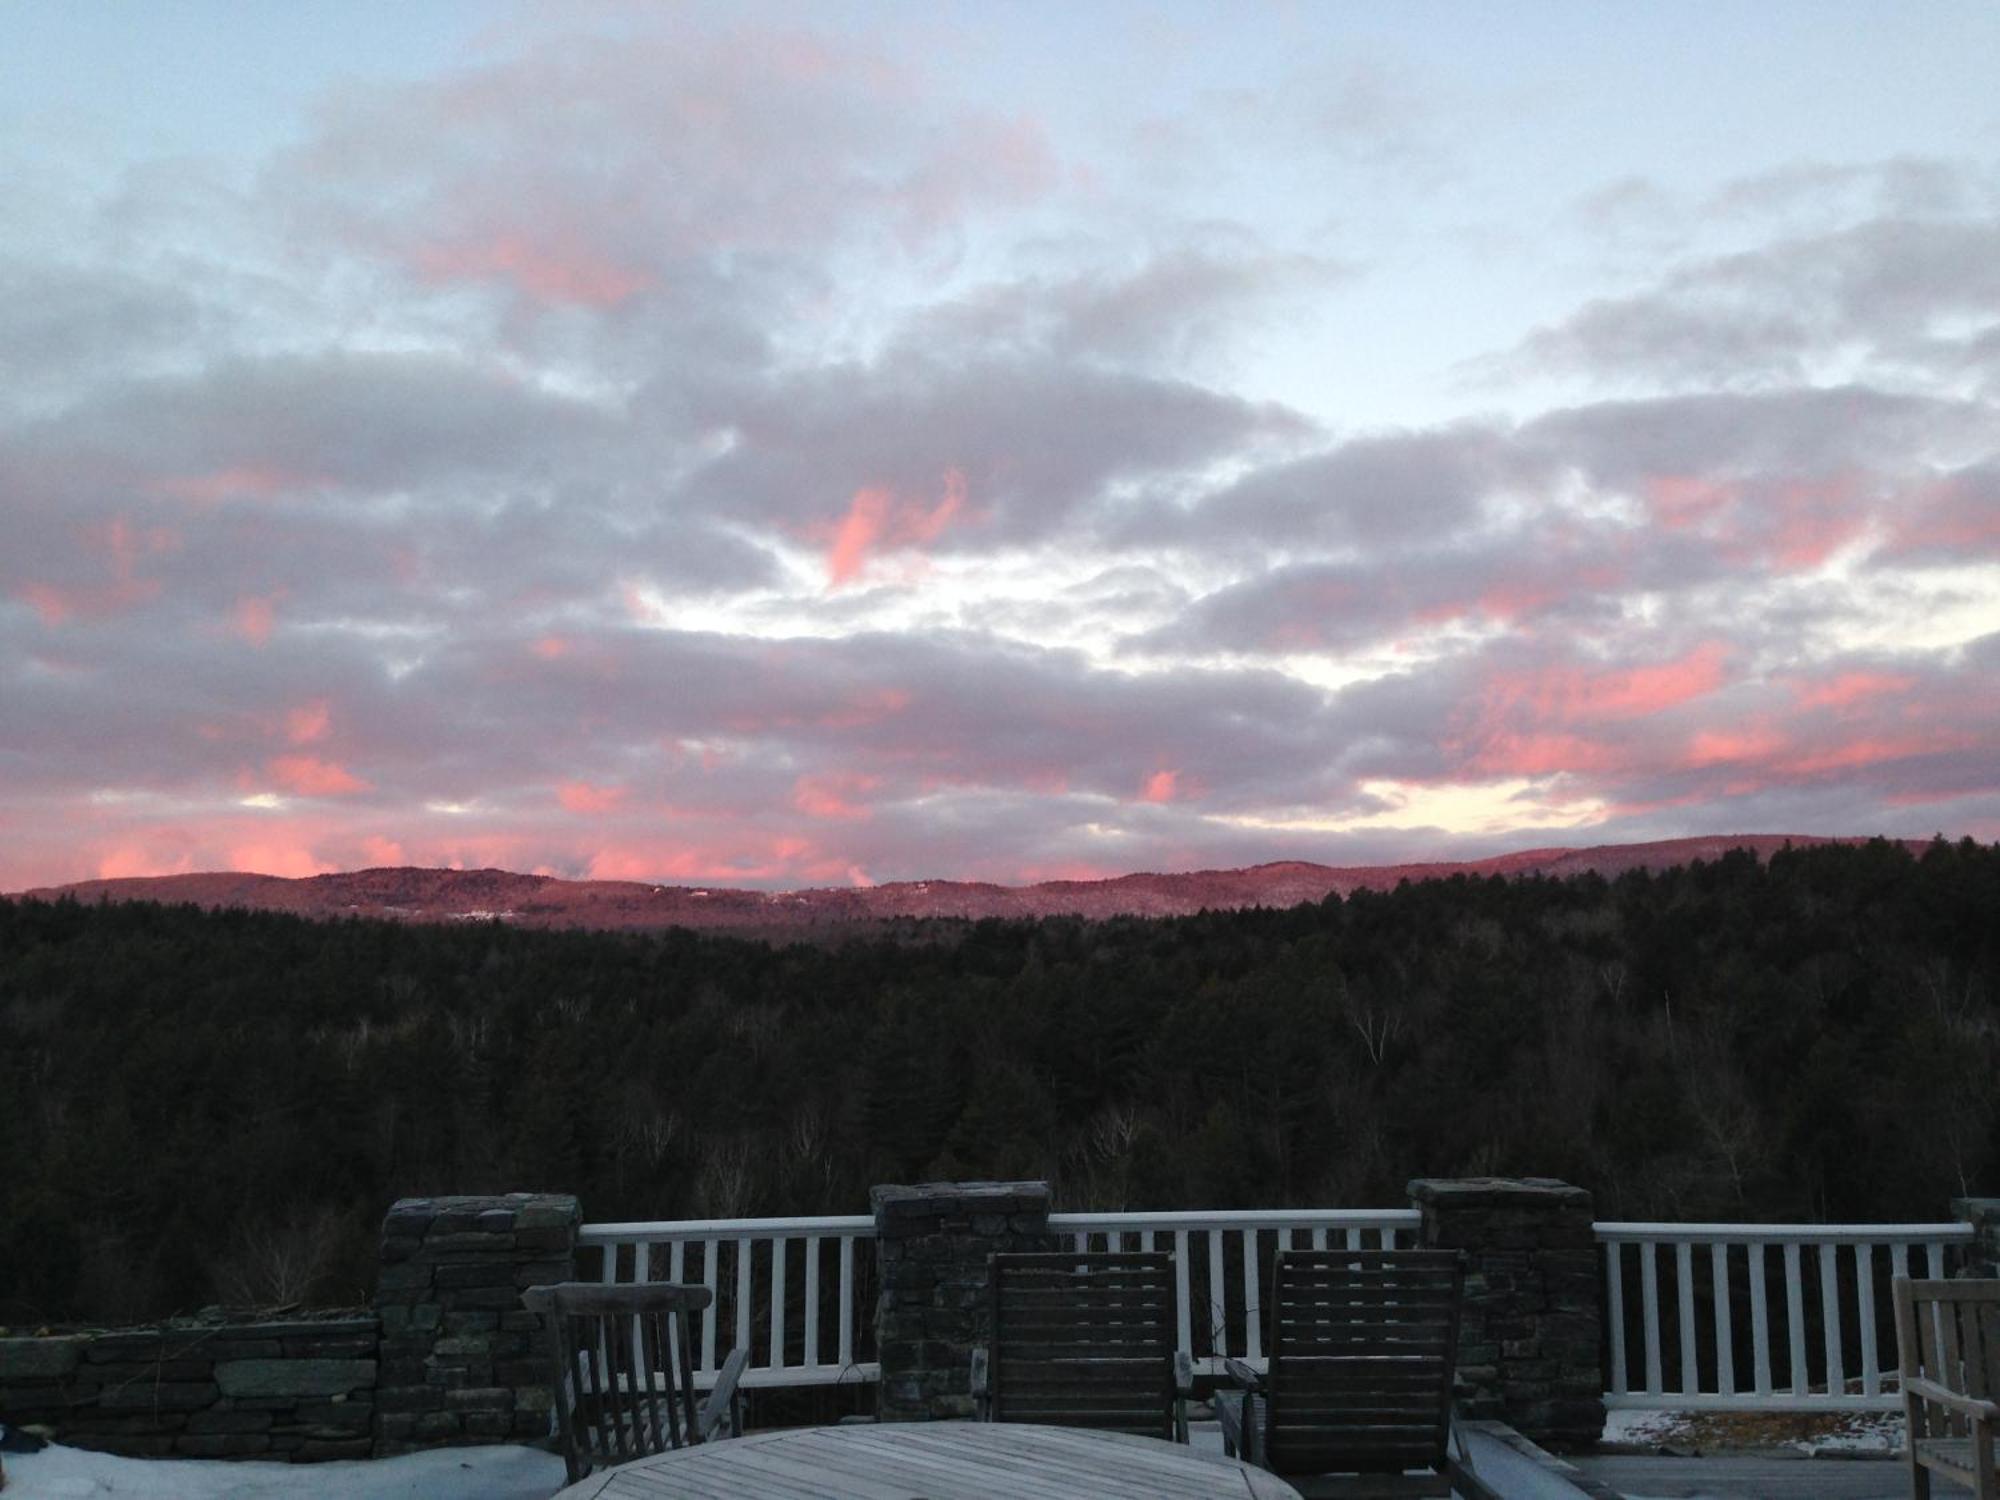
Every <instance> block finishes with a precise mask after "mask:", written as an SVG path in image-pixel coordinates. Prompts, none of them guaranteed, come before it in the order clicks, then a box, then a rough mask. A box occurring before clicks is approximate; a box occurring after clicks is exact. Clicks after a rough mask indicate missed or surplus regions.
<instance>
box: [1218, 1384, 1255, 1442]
mask: <svg viewBox="0 0 2000 1500" xmlns="http://www.w3.org/2000/svg"><path fill="white" fill-rule="evenodd" d="M1249 1399H1250V1398H1249V1397H1248V1396H1243V1397H1239V1398H1237V1399H1235V1400H1232V1399H1231V1398H1230V1396H1229V1394H1228V1393H1227V1392H1226V1391H1217V1392H1216V1393H1215V1424H1216V1426H1218V1427H1220V1428H1221V1429H1222V1452H1223V1454H1224V1456H1225V1457H1228V1458H1234V1457H1236V1455H1237V1454H1239V1453H1241V1452H1242V1451H1243V1408H1244V1406H1245V1405H1246V1404H1248V1402H1249Z"/></svg>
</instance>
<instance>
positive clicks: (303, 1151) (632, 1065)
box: [0, 842, 2000, 1326]
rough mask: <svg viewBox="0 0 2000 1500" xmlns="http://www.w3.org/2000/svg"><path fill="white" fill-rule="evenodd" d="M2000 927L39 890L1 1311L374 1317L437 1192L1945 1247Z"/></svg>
mask: <svg viewBox="0 0 2000 1500" xmlns="http://www.w3.org/2000/svg"><path fill="white" fill-rule="evenodd" d="M1996 932H2000V847H1982V846H1979V845H1976V844H1973V843H1970V842H1964V843H1959V844H1956V845H1953V844H1946V843H1943V842H1939V843H1936V844H1933V845H1932V846H1930V848H1929V849H1928V850H1927V851H1926V852H1925V853H1924V854H1923V855H1922V857H1921V858H1912V857H1911V856H1910V855H1909V854H1908V853H1907V852H1905V851H1904V850H1903V849H1902V848H1901V847H1899V846H1894V845H1890V844H1886V843H1877V844H1872V845H1868V846H1865V847H1852V848H1838V847H1829V848H1818V849H1810V850H1801V851H1788V852H1785V853H1781V854H1779V855H1777V856H1775V857H1774V858H1773V859H1772V860H1771V862H1770V864H1769V865H1768V866H1767V867H1766V866H1760V865H1759V864H1758V863H1757V861H1756V860H1755V859H1754V858H1752V857H1750V856H1748V855H1732V856H1729V857H1727V858H1724V859H1722V860H1720V861H1718V862H1715V863H1712V864H1698V865H1695V866H1693V867H1690V868H1687V869H1683V870H1675V871H1669V872H1666V873H1663V874H1647V873H1643V872H1642V873H1634V874H1630V875H1626V876H1622V877H1620V878H1618V879H1617V880H1614V881H1606V880H1602V879H1599V878H1596V877H1584V878H1577V879H1569V880H1563V881H1551V880H1523V881H1507V880H1501V879H1492V880H1485V881H1473V880H1467V879H1464V878H1460V879H1454V880H1449V881H1442V882H1434V883H1426V884H1422V885H1409V886H1404V887H1402V888H1400V889H1398V890H1396V891H1393V892H1389V893H1382V894H1378V893H1368V892H1361V893H1357V894H1356V895H1354V896H1353V897H1351V898H1349V899H1347V900H1344V901H1343V900H1339V899H1329V900H1327V901H1325V902H1323V903H1321V904H1319V905H1310V906H1302V907H1298V908H1295V909H1292V910H1289V911H1246V912H1220V913H1208V914H1204V915H1201V916H1196V917H1190V918H1182V919H1176V920H1169V921H1139V920H1120V921H1112V922H1106V923H1087V922H1083V921H1080V920H1053V921H1044V922H1039V923H1002V922H981V923H977V924H965V923H955V924H954V923H918V924H913V925H910V926H907V927H905V928H902V929H900V930H898V931H897V932H895V933H894V934H891V935H884V936H877V937H873V938H868V939H857V940H855V941H853V942H850V943H847V944H844V945H840V946H835V947H806V946H794V947H786V948H772V947H769V946H765V945H762V944H756V943H746V942H741V941H734V940H729V939H724V938H715V937H703V936H697V935H694V934H691V933H685V932H668V933H663V934H659V935H651V936H627V935H606V934H591V933H560V932H531V931H521V930H517V929H513V928H509V927H506V926H503V925H497V924H477V925H460V926H449V927H444V926H422V927H419V926H399V925H391V924H387V923H380V922H361V921H348V922H340V923H315V922H309V921H304V920H300V919H295V918H289V917H282V916H273V915H258V914H249V913H241V912H237V913H204V912H201V911H198V910H196V909H193V908H190V907H171V908H170V907H159V906H147V905H122V906H93V907H85V906H81V905H77V904H75V903H61V904H54V905H48V904H42V903H9V902H4V901H0V1324H12V1325H16V1326H19V1325H23V1324H36V1323H41V1322H53V1321H71V1320H101V1321H112V1320H119V1319H125V1318H130V1317H138V1316H150V1315H157V1314H161V1313H165V1312H169V1311H176V1310H184V1309H190V1308H194V1307H198V1306H201V1305H204V1304H207V1303H210V1302H217V1301H229V1302H262V1303H270V1302H283V1301H290V1300H294V1299H304V1300H308V1301H318V1302H340V1301H350V1300H358V1299H361V1298H363V1297H365V1295H366V1294H367V1291H368V1288H369V1285H370V1281H371V1277H372V1271H373V1240H374V1235H375V1230H376V1226H377V1224H378V1223H379V1220H380V1217H381V1214H382V1211H383V1209H384V1208H385V1207H386V1205H387V1204H388V1203H389V1202H390V1200H392V1199H393V1198H395V1197H397V1196H400V1195H404V1194H411V1193H447V1192H475V1191H496V1190H512V1189H560V1190H567V1191H574V1192H576V1193H578V1194H580V1195H581V1197H582V1199H583V1202H584V1208H585V1214H586V1217H588V1218H592V1219H637V1218H656V1217H658V1218H681V1217H732V1216H738V1215H751V1214H814V1213H854V1212H860V1211H863V1209H864V1207H865V1204H866V1193H867V1188H868V1185H869V1184H870V1183H871V1182H880V1181H907V1180H915V1179H924V1178H939V1177H961V1176H963V1177H986V1176H1004V1177H1047V1178H1049V1179H1050V1180H1052V1181H1053V1182H1054V1183H1055V1185H1056V1192H1057V1199H1058V1205H1059V1206H1062V1207H1073V1208H1082V1207H1094V1208H1100V1209H1117V1208H1179V1207H1198V1206H1218V1207H1247V1206H1284V1205H1314V1206H1325V1207H1342V1206H1347V1207H1374V1206H1388V1205H1399V1204H1401V1203H1402V1202H1403V1201H1404V1199H1403V1185H1404V1183H1405V1182H1406V1181H1407V1180H1408V1179H1409V1178H1411V1177H1413V1176H1418V1175H1437V1174H1465V1173H1489V1172H1497V1173H1540V1174H1548V1175H1555V1176H1561V1177H1566V1178H1568V1179H1570V1180H1572V1181H1575V1182H1579V1183H1583V1184H1585V1185H1587V1186H1589V1187H1591V1188H1593V1189H1595V1191H1596V1193H1597V1202H1598V1206H1599V1212H1600V1213H1601V1214H1603V1215H1605V1216H1607V1217H1619V1218H1646V1219H1680V1218H1693V1219H1765V1220H1773V1219H1843V1218H1852V1219H1898V1220H1912V1219H1916V1220H1930V1219H1937V1218H1940V1217H1942V1216H1943V1215H1944V1214H1945V1212H1946V1210H1947V1205H1948V1201H1949V1199H1950V1198H1951V1197H1952V1196H1954V1195H1958V1194H1965V1193H1979V1192H1994V1191H1996V1190H2000V1111H1996V1100H1995V1089H1996V1080H2000V1010H1996V1002H2000V986H1996V982H1995V978H1996V975H1995V968H1996V954H1995V934H1996Z"/></svg>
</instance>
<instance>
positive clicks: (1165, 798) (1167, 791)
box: [1139, 771, 1181, 802]
mask: <svg viewBox="0 0 2000 1500" xmlns="http://www.w3.org/2000/svg"><path fill="white" fill-rule="evenodd" d="M1180 774H1181V773H1180V772H1178V771H1155V772H1154V773H1153V774H1152V775H1150V776H1148V777H1147V778H1146V783H1145V785H1144V786H1143V787H1141V788H1140V790H1139V800H1140V801H1141V802H1172V801H1173V800H1174V798H1175V797H1176V795H1177V794H1178V787H1177V783H1178V782H1179V781H1180Z"/></svg>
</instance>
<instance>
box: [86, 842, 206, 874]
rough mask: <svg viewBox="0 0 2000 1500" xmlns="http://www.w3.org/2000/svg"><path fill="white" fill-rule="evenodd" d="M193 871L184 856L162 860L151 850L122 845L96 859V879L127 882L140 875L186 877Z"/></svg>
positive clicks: (190, 861) (188, 859)
mask: <svg viewBox="0 0 2000 1500" xmlns="http://www.w3.org/2000/svg"><path fill="white" fill-rule="evenodd" d="M193 869H194V861H193V860H192V859H191V858H190V857H189V856H187V855H185V854H182V855H180V856H178V857H177V858H174V859H162V858H161V857H160V856H159V855H157V854H155V853H154V852H153V851H152V850H149V849H145V848H140V847H137V846H133V845H122V846H120V847H119V848H116V849H112V850H109V851H107V852H106V853H105V854H104V855H102V856H101V857H100V858H99V859H98V861H97V878H98V879H99V880H127V879H131V878H133V877H136V876H142V875H186V874H188V873H189V872H191V871H192V870H193Z"/></svg>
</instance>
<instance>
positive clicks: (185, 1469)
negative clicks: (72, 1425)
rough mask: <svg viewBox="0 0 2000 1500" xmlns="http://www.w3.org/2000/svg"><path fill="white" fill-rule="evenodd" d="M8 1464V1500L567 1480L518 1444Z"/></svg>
mask: <svg viewBox="0 0 2000 1500" xmlns="http://www.w3.org/2000/svg"><path fill="white" fill-rule="evenodd" d="M6 1462H7V1489H6V1497H7V1500H95V1497H98V1496H117V1497H121V1500H307V1497H312V1500H548V1497H549V1496H551V1495H553V1494H554V1493H555V1492H556V1491H557V1490H559V1489H561V1488H562V1487H563V1484H564V1480H565V1476H564V1472H563V1461H562V1459H561V1458H560V1457H558V1456H557V1455H556V1454H553V1453H544V1452H542V1451H540V1450H539V1449H536V1448H521V1447H489V1448H438V1449H433V1450H431V1451H430V1452H428V1453H408V1454H404V1455H403V1456H402V1457H400V1458H376V1459H345V1460H339V1461H336V1462H334V1463H325V1464H280V1463H264V1462H259V1461H255V1460H250V1461H243V1460H234V1459H219V1458H159V1459H152V1458H148V1459H140V1458H118V1457H116V1456H114V1455H112V1454H109V1453H90V1452H86V1451H85V1450H84V1449H81V1448H65V1447H62V1446H61V1445H59V1444H52V1445H50V1446H49V1447H47V1448H45V1449H43V1450H42V1451H41V1452H40V1453H10V1454H8V1455H7V1460H6Z"/></svg>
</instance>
